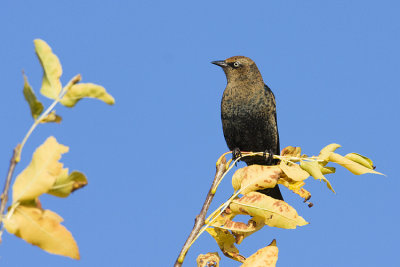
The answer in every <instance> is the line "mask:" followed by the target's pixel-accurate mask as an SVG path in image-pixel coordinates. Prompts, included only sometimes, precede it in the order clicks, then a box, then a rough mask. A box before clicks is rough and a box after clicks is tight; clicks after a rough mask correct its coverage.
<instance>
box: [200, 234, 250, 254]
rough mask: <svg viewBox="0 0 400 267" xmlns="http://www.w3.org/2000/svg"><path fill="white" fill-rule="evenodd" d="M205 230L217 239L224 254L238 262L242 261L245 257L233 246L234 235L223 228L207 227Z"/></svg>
mask: <svg viewBox="0 0 400 267" xmlns="http://www.w3.org/2000/svg"><path fill="white" fill-rule="evenodd" d="M206 231H207V232H208V233H209V234H210V235H211V236H212V237H213V238H214V239H215V241H217V244H218V246H219V248H220V249H221V251H222V253H224V255H225V256H227V257H229V258H231V259H233V260H235V261H239V262H244V261H245V259H246V258H245V257H243V256H242V255H240V254H239V250H238V249H237V248H236V247H235V245H234V244H235V237H234V236H233V235H232V234H231V233H230V232H229V231H228V230H225V229H220V228H207V229H206Z"/></svg>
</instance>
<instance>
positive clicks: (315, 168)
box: [300, 152, 335, 193]
mask: <svg viewBox="0 0 400 267" xmlns="http://www.w3.org/2000/svg"><path fill="white" fill-rule="evenodd" d="M330 153H332V152H330ZM300 167H301V168H302V169H303V170H305V171H306V172H308V173H309V174H311V176H312V177H314V178H315V179H318V180H320V181H321V180H323V181H324V182H326V185H327V186H328V188H329V189H330V190H332V191H333V192H334V193H335V190H333V188H332V185H331V183H330V182H329V181H328V180H327V179H326V178H325V176H324V175H323V174H322V172H321V165H320V164H318V162H316V161H307V162H306V161H302V162H301V163H300Z"/></svg>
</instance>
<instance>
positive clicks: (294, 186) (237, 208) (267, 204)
mask: <svg viewBox="0 0 400 267" xmlns="http://www.w3.org/2000/svg"><path fill="white" fill-rule="evenodd" d="M339 147H340V145H338V144H330V145H328V146H326V147H324V148H323V149H322V150H321V151H320V153H319V155H318V156H312V157H308V156H307V155H302V154H301V148H300V147H291V146H289V147H286V148H284V149H283V150H282V151H281V155H279V156H278V155H274V158H275V159H279V160H280V161H279V164H277V165H274V166H264V165H251V166H246V167H243V168H240V169H238V170H237V171H236V172H235V173H234V174H233V176H232V186H233V189H234V193H233V195H232V196H231V197H230V198H229V199H228V200H227V201H226V202H225V203H223V204H222V205H221V206H220V207H219V208H218V209H217V210H215V211H214V212H213V213H212V214H211V215H210V216H209V217H208V218H207V219H206V221H205V223H206V225H205V226H204V227H203V229H202V230H201V231H200V233H199V235H200V234H201V233H202V232H204V231H207V232H208V233H209V234H210V235H211V236H212V237H213V238H214V239H215V241H216V242H217V244H218V246H219V247H220V249H221V251H222V252H223V253H224V255H225V256H227V257H229V258H232V259H234V260H236V261H239V262H242V263H243V265H242V266H260V267H261V266H264V267H266V266H275V264H276V262H277V259H278V248H277V247H276V242H275V240H274V241H273V242H272V243H271V244H270V245H269V246H267V247H265V248H262V249H260V250H259V251H257V252H256V253H255V254H253V255H252V256H250V257H248V258H247V259H246V258H245V257H244V256H242V255H240V254H239V250H238V248H237V247H236V246H235V244H240V243H242V241H243V240H244V239H245V238H246V237H248V236H249V235H251V234H254V233H255V232H257V231H259V230H260V229H262V228H263V227H264V226H266V225H267V226H270V227H278V228H284V229H295V228H297V227H299V226H305V225H307V224H308V222H307V221H306V220H305V219H304V218H303V217H301V216H300V215H298V213H297V211H296V210H295V209H294V208H293V207H292V206H290V205H289V204H288V203H286V202H285V201H282V200H277V199H274V198H271V197H269V196H266V195H264V194H261V193H259V192H257V191H258V190H260V189H265V188H273V187H275V186H276V185H277V184H281V185H283V186H284V187H286V188H288V189H289V190H290V191H292V192H293V193H295V194H297V195H299V196H300V197H301V198H303V199H304V202H307V203H309V202H308V200H309V199H310V198H311V194H310V192H308V191H307V190H306V189H304V186H305V181H306V179H307V178H308V177H310V176H311V177H313V178H314V179H317V180H320V181H324V182H325V183H326V185H327V187H328V188H329V189H330V190H331V191H332V192H335V191H334V190H333V187H332V185H331V183H330V182H329V180H328V179H326V177H325V175H327V174H332V173H335V171H336V169H335V168H334V167H329V166H327V165H328V164H329V163H337V164H339V165H340V166H342V167H344V168H346V169H347V170H349V171H350V172H351V173H353V174H355V175H361V174H365V173H373V174H381V173H379V172H377V171H375V170H374V169H375V167H374V166H373V163H372V161H371V160H370V159H369V158H367V157H365V156H362V155H360V154H357V153H350V154H347V155H345V156H341V155H340V154H337V153H335V150H336V149H337V148H339ZM226 154H228V153H225V154H224V155H222V156H221V158H220V159H219V160H218V162H217V165H218V164H219V163H220V162H223V161H225V160H226V159H225V155H226ZM262 154H263V153H258V152H257V153H253V152H242V156H241V157H240V158H238V159H236V160H235V161H233V160H230V161H229V162H228V164H227V165H226V168H227V171H226V172H225V173H224V175H223V177H224V176H225V175H226V174H227V173H228V172H229V171H230V170H231V169H232V168H233V167H234V166H235V165H236V162H237V161H238V160H240V159H242V158H243V157H251V156H260V155H262ZM221 159H223V160H221ZM381 175H382V174H381ZM240 195H241V196H240ZM309 206H310V207H311V206H312V203H309ZM237 215H247V216H250V218H249V220H248V222H247V223H243V222H238V221H234V218H235V217H236V216H237Z"/></svg>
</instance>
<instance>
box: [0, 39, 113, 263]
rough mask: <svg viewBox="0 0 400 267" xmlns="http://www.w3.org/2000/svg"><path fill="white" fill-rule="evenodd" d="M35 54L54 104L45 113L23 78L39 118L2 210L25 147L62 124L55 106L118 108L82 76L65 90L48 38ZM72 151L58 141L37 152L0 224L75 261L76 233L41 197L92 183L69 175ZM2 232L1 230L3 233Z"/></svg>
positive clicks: (17, 153) (17, 151) (36, 42)
mask: <svg viewBox="0 0 400 267" xmlns="http://www.w3.org/2000/svg"><path fill="white" fill-rule="evenodd" d="M34 45H35V51H36V54H37V56H38V58H39V61H40V63H41V66H42V68H43V79H42V87H41V89H40V93H41V94H42V95H43V96H45V97H47V98H50V99H52V100H54V101H53V103H52V104H51V105H50V106H49V107H48V108H47V109H46V110H45V111H43V110H44V107H43V104H42V103H41V102H40V101H39V100H38V98H37V97H36V95H35V93H34V90H33V89H32V87H31V85H30V84H29V82H28V78H27V77H26V76H25V74H24V75H23V76H24V87H23V94H24V97H25V100H26V101H27V102H28V104H29V107H30V112H31V115H32V117H33V119H34V123H33V125H32V127H31V128H30V129H29V131H28V132H27V134H26V136H25V138H24V139H23V141H22V142H21V144H18V145H17V147H16V148H15V150H14V151H15V152H14V156H13V158H12V160H11V164H10V171H9V174H8V176H7V181H6V186H5V189H4V191H3V194H2V198H1V201H2V205H1V206H2V210H1V213H3V212H4V210H3V208H4V206H5V203H6V201H7V198H8V190H9V189H8V188H9V186H7V185H9V182H10V180H11V178H12V174H13V171H14V167H15V165H16V164H17V163H18V162H19V161H20V156H21V153H22V148H23V146H24V144H25V143H26V141H27V139H28V138H29V136H30V135H31V133H32V132H33V130H34V129H35V128H36V127H37V126H38V125H39V124H42V123H50V122H56V123H60V122H61V120H62V119H61V117H60V116H59V115H57V114H56V112H55V110H54V107H55V106H56V104H57V103H61V104H62V105H64V106H66V107H74V106H75V105H76V103H77V102H78V101H80V100H81V99H83V98H96V99H99V100H102V101H103V102H105V103H107V104H110V105H112V104H114V102H115V101H114V98H113V97H112V96H111V95H110V94H108V93H107V91H106V90H105V89H104V88H103V87H102V86H100V85H96V84H93V83H79V82H80V81H81V76H80V75H79V74H78V75H76V76H75V77H73V78H72V79H71V80H70V82H69V83H68V84H67V85H65V86H64V87H63V86H62V83H61V81H60V78H61V75H62V67H61V63H60V60H59V59H58V57H57V56H56V55H55V54H54V53H53V52H52V49H51V48H50V46H49V45H48V44H47V43H46V42H45V41H43V40H40V39H36V40H34ZM68 150H69V148H68V147H67V146H64V145H62V144H59V143H58V142H57V140H56V139H55V138H54V137H52V136H51V137H49V138H47V140H46V141H45V142H44V143H43V144H42V145H41V146H40V147H38V148H37V149H36V151H35V152H34V154H33V156H32V160H31V162H30V163H29V165H28V166H27V167H26V168H25V169H24V170H23V171H22V172H21V173H20V174H19V175H18V176H17V178H16V179H15V182H14V184H13V186H12V204H11V205H10V207H9V208H8V211H7V213H6V214H5V215H3V214H1V216H2V217H1V220H0V222H2V223H3V226H4V228H5V229H6V230H7V231H8V232H9V233H11V234H14V235H16V236H17V237H20V238H22V239H24V240H25V241H26V242H28V243H31V244H33V245H35V246H38V247H40V248H41V249H43V250H45V251H47V252H50V253H54V254H58V255H63V256H68V257H71V258H73V259H79V258H80V255H79V249H78V246H77V244H76V242H75V240H74V238H73V236H72V234H71V233H70V232H69V231H68V230H67V229H66V228H65V227H64V226H63V225H61V222H62V221H63V219H62V218H61V217H60V216H59V215H58V214H57V213H55V212H53V211H50V210H45V209H43V208H42V205H41V202H40V200H39V197H40V196H41V195H43V194H50V195H53V196H57V197H61V198H65V197H68V196H69V195H70V194H71V193H72V192H74V191H75V190H78V189H80V188H82V187H84V186H85V185H87V179H86V176H85V175H84V174H83V173H81V172H79V171H73V172H71V173H70V172H69V170H68V168H64V167H63V164H62V163H61V162H59V160H60V159H61V156H62V154H64V153H66V152H68ZM2 232H3V229H1V232H0V235H1V234H2Z"/></svg>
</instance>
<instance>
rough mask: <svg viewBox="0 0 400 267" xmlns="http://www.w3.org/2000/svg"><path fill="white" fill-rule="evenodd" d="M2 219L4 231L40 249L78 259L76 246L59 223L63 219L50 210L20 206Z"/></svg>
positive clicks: (69, 234) (68, 233)
mask: <svg viewBox="0 0 400 267" xmlns="http://www.w3.org/2000/svg"><path fill="white" fill-rule="evenodd" d="M7 217H8V215H6V218H5V219H4V227H5V228H6V230H7V231H8V232H9V233H11V234H14V235H16V236H18V237H20V238H22V239H24V240H25V241H26V242H28V243H30V244H32V245H35V246H38V247H40V248H41V249H43V250H45V251H47V252H49V253H53V254H57V255H62V256H67V257H71V258H73V259H79V250H78V246H77V244H76V242H75V240H74V238H73V237H72V235H71V233H70V232H69V231H68V230H67V229H66V228H65V227H64V226H62V225H61V224H60V223H61V222H62V221H63V219H62V218H61V217H60V216H59V215H58V214H56V213H54V212H52V211H50V210H42V209H39V208H36V207H28V206H23V205H20V206H18V207H17V208H16V209H15V210H14V213H13V214H12V215H11V216H10V217H9V218H7Z"/></svg>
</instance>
